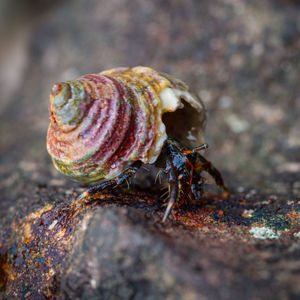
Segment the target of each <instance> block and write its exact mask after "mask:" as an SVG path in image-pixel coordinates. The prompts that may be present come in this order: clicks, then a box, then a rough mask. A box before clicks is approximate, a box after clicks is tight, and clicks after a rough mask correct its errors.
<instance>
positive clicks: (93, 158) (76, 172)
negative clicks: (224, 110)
mask: <svg viewBox="0 0 300 300" xmlns="http://www.w3.org/2000/svg"><path fill="white" fill-rule="evenodd" d="M50 121H51V122H50V125H49V129H48V135H47V149H48V152H49V154H50V155H51V157H52V160H53V163H54V165H55V167H56V168H57V170H58V171H60V172H61V173H63V174H65V175H67V176H70V177H72V178H74V179H76V180H78V181H82V182H97V181H100V180H102V179H111V178H114V177H116V176H118V175H119V174H120V173H121V172H122V171H123V170H124V169H125V168H127V167H128V166H129V165H131V164H132V163H133V162H135V161H141V162H143V163H145V164H148V163H150V164H152V163H155V162H156V160H157V158H158V156H159V155H160V153H161V151H162V147H163V144H164V142H165V141H166V139H167V137H169V136H172V137H174V138H177V139H179V140H181V141H182V142H183V143H185V144H187V145H191V146H193V145H197V144H199V143H202V142H203V132H202V129H203V123H204V121H205V108H204V106H203V104H202V102H201V101H200V100H199V98H198V97H197V96H195V95H194V94H192V93H191V92H190V91H189V89H188V87H187V86H186V85H185V84H184V83H183V82H181V81H180V80H178V79H175V78H173V77H171V76H170V75H167V74H163V73H159V72H157V71H155V70H153V69H151V68H148V67H142V66H138V67H134V68H115V69H111V70H107V71H103V72H101V73H98V74H88V75H84V76H82V77H80V78H78V79H76V80H73V81H66V82H60V83H56V84H55V85H54V86H53V88H52V91H51V94H50Z"/></svg>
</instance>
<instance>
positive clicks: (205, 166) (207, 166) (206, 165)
mask: <svg viewBox="0 0 300 300" xmlns="http://www.w3.org/2000/svg"><path fill="white" fill-rule="evenodd" d="M197 157H198V158H199V160H200V162H201V163H200V164H199V165H198V166H197V171H198V172H201V171H202V170H204V171H206V172H207V173H208V174H210V175H211V176H212V177H213V178H214V180H215V182H216V184H217V185H218V186H219V187H220V188H221V189H222V190H223V191H224V192H225V193H226V195H227V196H229V191H228V189H227V187H226V186H225V183H224V180H223V177H222V175H221V173H220V172H219V171H218V169H217V168H216V167H215V166H214V165H213V164H212V163H211V162H210V161H208V160H206V159H205V158H204V157H203V156H202V155H201V154H200V153H197Z"/></svg>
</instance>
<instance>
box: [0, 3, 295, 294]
mask: <svg viewBox="0 0 300 300" xmlns="http://www.w3.org/2000/svg"><path fill="white" fill-rule="evenodd" d="M46 2H47V1H42V0H26V1H23V2H20V1H16V0H14V1H8V0H6V1H2V2H1V4H0V17H1V18H0V24H1V27H0V33H1V47H0V90H1V101H0V136H1V139H0V164H1V166H0V196H1V198H0V219H1V222H0V241H1V242H0V298H8V299H12V298H15V296H13V295H18V297H20V296H22V295H23V296H24V297H25V296H26V295H27V298H32V299H43V297H50V295H55V296H57V297H58V298H63V299H66V298H68V297H69V298H71V299H74V298H75V299H76V298H81V299H93V297H94V298H97V297H101V299H241V298H243V299H297V298H299V295H300V291H299V281H300V278H299V272H300V266H299V258H300V243H299V239H300V237H299V234H297V232H299V207H298V206H299V201H300V200H299V198H297V197H298V196H299V192H300V177H299V171H300V162H299V161H300V157H299V153H300V151H299V150H300V134H299V132H300V127H299V126H300V125H299V124H300V123H299V121H298V116H299V112H300V109H299V103H300V101H299V100H300V99H299V95H300V91H299V70H300V66H299V62H300V45H299V36H300V35H299V28H300V27H299V20H298V19H297V16H298V15H299V12H300V7H299V4H298V2H297V1H292V0H290V1H288V0H278V1H273V0H265V1H261V0H255V1H246V0H228V1H225V0H224V1H222V0H218V1H196V0H187V1H163V0H155V1H146V0H139V1H137V0H136V1H129V0H114V1H96V0H88V1H79V0H75V1H55V2H53V1H52V2H51V5H50V4H47V5H46ZM47 3H48V2H47ZM139 64H142V65H147V66H151V67H153V68H155V69H158V70H160V71H162V72H167V73H170V74H173V75H174V76H176V77H178V78H181V79H182V80H184V81H185V82H187V83H189V84H190V85H191V86H192V87H193V89H194V90H195V92H196V93H198V94H199V95H200V96H201V97H202V99H203V101H204V102H205V105H206V107H207V110H208V123H207V128H206V138H207V142H208V143H209V145H210V148H209V150H208V151H207V153H206V155H205V156H206V157H208V158H209V159H211V160H212V161H213V162H214V163H215V164H216V166H217V167H218V168H220V169H221V171H222V173H223V174H224V177H225V180H226V182H227V183H228V184H229V187H230V189H231V190H232V192H233V195H232V197H231V198H230V199H229V200H228V201H224V200H222V199H219V198H218V197H216V196H212V195H210V196H208V197H207V199H204V200H203V202H202V206H191V207H184V210H183V211H182V212H181V213H180V214H177V215H174V216H173V218H171V219H170V220H169V221H168V222H167V224H166V225H162V224H161V223H160V220H161V217H162V214H163V208H162V207H161V206H160V205H161V202H160V201H156V196H155V197H154V196H153V194H151V193H150V194H148V195H147V197H146V196H143V195H144V194H137V195H136V194H135V195H133V196H126V197H125V194H122V193H123V192H124V191H123V192H122V193H120V194H118V195H119V196H120V195H121V197H123V198H121V199H123V201H122V200H120V198H118V200H116V201H115V203H110V204H108V205H106V206H105V207H104V208H103V207H101V205H100V204H98V203H94V204H93V207H90V206H88V207H85V205H83V206H80V213H79V214H78V215H73V212H74V209H75V206H74V205H76V202H74V201H75V196H76V195H77V194H78V193H79V192H80V191H82V189H81V190H80V188H79V187H78V185H77V184H75V183H71V182H69V181H68V180H67V179H65V178H62V177H61V176H60V175H58V174H57V172H56V171H55V170H54V169H53V167H52V165H51V162H50V159H49V157H48V154H47V153H46V149H45V136H46V130H47V125H48V111H47V107H48V94H49V91H50V89H51V86H52V85H53V83H54V82H56V81H61V80H66V79H73V78H76V77H77V76H79V75H81V74H85V73H90V72H99V71H101V70H104V69H107V68H110V67H116V66H134V65H139ZM142 185H143V186H144V187H149V186H151V185H152V181H151V180H150V179H145V180H142ZM126 193H127V192H126ZM150 196H151V197H150ZM124 197H125V198H124ZM125 199H128V201H125ZM129 200H130V201H129ZM122 203H123V204H122ZM50 206H51V207H52V208H51V210H49V211H48V212H47V211H45V210H47V208H45V207H48V208H49V207H50ZM75 210H76V209H75ZM42 211H44V215H38V214H37V213H38V212H42ZM47 214H49V216H50V217H49V220H48V221H49V222H50V221H51V223H50V225H51V224H53V221H54V220H58V223H56V225H55V226H54V227H53V229H52V231H51V230H49V226H50V225H49V224H48V223H47V225H46V224H45V223H39V222H40V221H41V219H44V217H45V216H47ZM70 215H72V216H73V217H72V218H70V219H68V221H67V222H65V223H64V222H63V220H64V218H65V217H66V216H70ZM61 217H62V219H60V218H61ZM257 227H261V228H266V229H270V230H272V232H271V233H270V232H269V233H268V234H269V235H268V234H267V236H268V237H269V238H267V239H259V238H255V230H256V229H255V230H254V231H252V233H251V232H249V231H250V230H252V229H253V228H257ZM50 228H51V227H50ZM63 228H69V232H68V233H66V234H65V235H63V238H62V239H58V238H57V236H55V234H57V233H58V232H59V230H61V229H63ZM32 230H33V231H32ZM29 232H30V233H31V232H33V233H34V235H33V236H31V235H28V234H29ZM267 232H268V231H267ZM279 235H280V236H279ZM29 236H30V237H29ZM33 237H35V238H33ZM261 237H262V236H261ZM270 237H273V238H270ZM49 245H51V247H49ZM50 250H51V251H50ZM24 251H25V252H24ZM51 255H52V256H51ZM37 257H39V258H40V259H41V258H45V261H43V260H40V261H39V260H38V259H37ZM47 257H48V258H49V257H54V258H55V259H53V260H52V261H47V260H46V258H47ZM52 267H53V272H54V273H53V272H52V271H51V268H52ZM49 272H50V273H49ZM49 274H50V275H51V276H50V275H49ZM18 276H20V279H19V280H18V279H17V278H18ZM47 276H50V277H47ZM14 293H16V294H14ZM42 295H44V296H42Z"/></svg>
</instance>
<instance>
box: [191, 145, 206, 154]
mask: <svg viewBox="0 0 300 300" xmlns="http://www.w3.org/2000/svg"><path fill="white" fill-rule="evenodd" d="M207 148H208V144H207V143H205V144H202V145H200V146H198V147H196V148H193V150H192V151H193V152H198V151H201V150H204V149H207Z"/></svg>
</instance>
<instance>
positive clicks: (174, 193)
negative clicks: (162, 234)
mask: <svg viewBox="0 0 300 300" xmlns="http://www.w3.org/2000/svg"><path fill="white" fill-rule="evenodd" d="M166 170H167V171H168V175H169V186H170V198H169V202H168V206H167V209H166V211H165V214H164V217H163V220H162V221H163V222H165V221H166V219H167V218H168V216H169V214H170V212H171V210H172V208H173V206H174V204H175V202H176V200H177V197H178V174H177V171H176V168H175V167H174V165H173V163H172V161H171V160H170V159H168V158H167V166H166Z"/></svg>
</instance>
